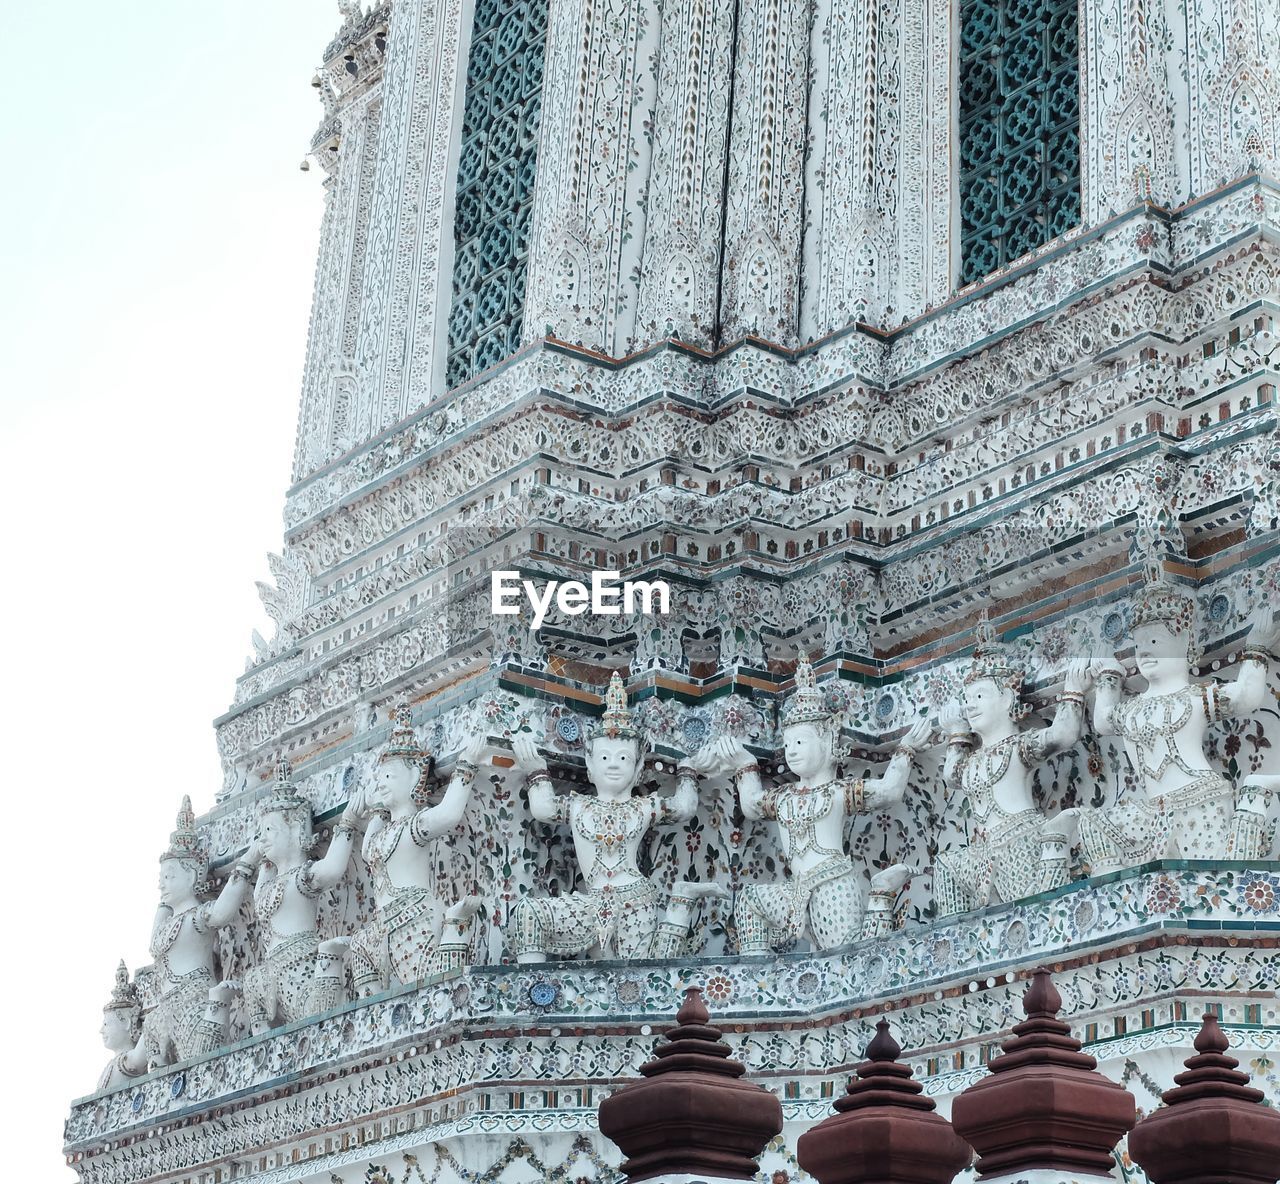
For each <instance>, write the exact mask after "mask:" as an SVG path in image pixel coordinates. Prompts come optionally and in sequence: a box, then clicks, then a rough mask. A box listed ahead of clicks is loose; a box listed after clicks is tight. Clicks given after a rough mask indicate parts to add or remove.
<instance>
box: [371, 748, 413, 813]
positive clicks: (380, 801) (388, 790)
mask: <svg viewBox="0 0 1280 1184" xmlns="http://www.w3.org/2000/svg"><path fill="white" fill-rule="evenodd" d="M418 777H419V773H418V766H417V765H411V764H410V763H409V762H408V761H402V760H399V759H396V760H389V761H383V762H382V764H380V765H379V766H378V774H377V777H376V779H375V781H374V797H375V798H376V799H377V800H376V802H375V804H376V805H378V806H381V807H383V808H384V809H387V810H394V809H395V808H396V807H397V806H401V807H403V806H411V805H413V791H414V789H415V787H416V786H417V784H418Z"/></svg>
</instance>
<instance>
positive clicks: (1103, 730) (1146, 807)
mask: <svg viewBox="0 0 1280 1184" xmlns="http://www.w3.org/2000/svg"><path fill="white" fill-rule="evenodd" d="M1132 626H1133V643H1134V655H1135V657H1136V659H1137V663H1138V673H1139V674H1141V675H1142V677H1143V678H1144V679H1146V682H1147V686H1146V689H1145V690H1143V691H1140V692H1138V693H1136V694H1126V693H1125V692H1124V690H1123V689H1122V682H1123V679H1124V675H1125V672H1124V669H1123V668H1122V667H1121V666H1119V665H1118V664H1117V663H1115V662H1114V661H1107V662H1099V663H1095V664H1094V667H1093V675H1094V679H1095V681H1096V683H1097V698H1096V700H1095V703H1094V712H1093V720H1094V727H1095V729H1096V730H1097V732H1098V734H1099V735H1103V736H1107V735H1116V736H1120V737H1121V738H1122V739H1123V740H1124V746H1125V752H1126V753H1127V754H1128V757H1129V763H1130V764H1131V765H1132V767H1133V771H1134V774H1135V776H1136V779H1137V781H1138V784H1139V789H1140V793H1139V795H1138V796H1137V797H1134V798H1130V799H1129V800H1127V801H1122V802H1120V803H1119V804H1118V805H1115V806H1111V807H1109V808H1107V809H1105V810H1094V809H1080V810H1075V811H1063V815H1062V817H1065V816H1066V815H1068V814H1074V815H1075V816H1076V818H1077V821H1078V824H1079V836H1080V844H1081V847H1082V849H1083V853H1084V857H1085V859H1086V861H1087V862H1088V864H1089V870H1090V872H1091V874H1093V875H1100V874H1102V873H1104V872H1108V871H1114V870H1115V869H1117V868H1122V867H1133V866H1135V865H1137V864H1140V863H1145V862H1147V861H1149V860H1152V859H1164V858H1179V857H1180V858H1183V859H1222V858H1224V857H1230V858H1238V859H1252V858H1256V857H1257V856H1258V855H1259V854H1260V853H1261V852H1260V847H1261V845H1262V840H1263V835H1264V832H1265V821H1266V818H1265V805H1263V804H1260V802H1259V798H1265V793H1264V792H1263V790H1264V788H1265V786H1263V785H1262V784H1261V783H1258V782H1257V780H1256V779H1252V780H1253V785H1254V788H1253V789H1248V788H1246V790H1245V792H1243V793H1242V795H1241V798H1240V801H1239V809H1236V801H1235V795H1234V794H1233V791H1232V788H1231V785H1230V783H1229V782H1228V781H1227V779H1226V778H1225V777H1223V776H1222V774H1221V773H1220V772H1218V771H1217V770H1216V769H1212V768H1210V767H1209V763H1208V761H1207V760H1206V759H1205V755H1204V742H1205V735H1206V733H1207V732H1208V729H1209V727H1210V725H1212V724H1214V723H1216V722H1217V721H1218V720H1221V719H1226V718H1228V717H1235V716H1246V715H1250V714H1252V713H1253V712H1255V711H1256V710H1257V709H1258V708H1259V707H1260V706H1261V705H1262V702H1263V699H1264V697H1265V695H1266V692H1267V661H1268V652H1267V651H1269V650H1274V649H1275V647H1276V645H1277V642H1280V629H1277V627H1276V624H1275V622H1274V621H1272V619H1271V612H1270V610H1269V609H1263V610H1262V611H1261V612H1259V613H1256V614H1255V615H1254V618H1253V622H1252V626H1251V629H1250V632H1249V641H1248V645H1247V648H1246V649H1245V652H1244V660H1243V661H1242V662H1241V665H1240V673H1239V675H1238V676H1237V678H1236V679H1235V681H1234V682H1232V683H1219V682H1207V683H1193V682H1192V681H1191V675H1190V669H1189V667H1190V666H1191V665H1192V664H1193V663H1194V662H1195V660H1196V657H1197V653H1196V629H1195V601H1194V600H1193V599H1192V598H1191V597H1190V596H1189V595H1187V594H1186V593H1184V592H1181V591H1180V590H1178V589H1177V588H1175V587H1174V586H1173V585H1172V584H1170V583H1169V582H1168V581H1167V580H1166V579H1165V578H1164V576H1163V573H1162V572H1160V571H1158V570H1156V571H1152V572H1151V573H1149V574H1148V577H1147V581H1146V584H1145V586H1144V587H1143V589H1142V591H1141V592H1140V593H1139V595H1138V596H1137V598H1136V600H1135V603H1134V609H1133V621H1132ZM1247 785H1248V783H1247Z"/></svg>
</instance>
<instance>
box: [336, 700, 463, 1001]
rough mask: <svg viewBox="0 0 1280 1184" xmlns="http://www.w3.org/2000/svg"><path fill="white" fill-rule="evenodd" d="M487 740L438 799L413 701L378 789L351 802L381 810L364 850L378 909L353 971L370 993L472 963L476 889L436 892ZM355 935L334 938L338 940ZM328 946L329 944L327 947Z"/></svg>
mask: <svg viewBox="0 0 1280 1184" xmlns="http://www.w3.org/2000/svg"><path fill="white" fill-rule="evenodd" d="M486 743H487V741H486V739H485V737H483V736H477V737H476V738H475V739H473V740H472V741H471V742H470V743H469V744H467V746H466V747H465V748H464V749H463V751H462V753H461V755H460V756H459V757H458V760H457V763H456V764H455V765H454V769H453V775H452V777H451V778H450V779H449V785H448V787H447V788H446V789H445V792H444V796H443V797H442V798H441V800H440V802H439V804H438V805H435V806H432V805H429V804H428V801H427V792H428V786H429V778H430V774H431V765H432V757H431V754H430V753H428V752H427V751H426V750H425V749H423V748H421V747H420V746H419V744H418V740H417V737H416V735H415V734H414V730H413V721H412V716H411V713H410V710H409V706H408V704H404V703H402V704H400V705H399V706H397V707H396V708H395V710H394V711H393V712H392V732H391V742H390V743H389V744H388V745H387V747H386V748H385V749H384V750H383V751H382V752H381V753H380V754H379V756H378V773H377V780H376V782H375V784H374V787H373V789H372V790H371V791H370V792H369V793H367V794H364V795H358V796H357V798H355V799H353V803H352V805H351V806H349V811H350V815H349V821H351V822H353V823H354V821H355V819H356V818H359V817H362V816H365V815H371V819H370V822H369V824H368V828H367V829H366V831H365V836H364V842H363V844H362V845H361V854H362V856H363V858H364V861H365V863H366V864H367V865H368V868H369V878H370V880H371V881H372V884H373V896H374V905H375V907H376V910H377V911H376V914H375V916H374V918H373V920H372V921H370V923H369V924H368V925H366V926H365V927H364V928H362V929H360V930H359V931H358V932H356V933H355V934H353V935H352V937H351V939H350V946H349V951H348V953H349V958H350V963H351V976H352V980H353V982H354V984H355V987H356V990H357V991H358V992H359V994H360V995H361V996H368V995H373V994H376V993H377V992H379V991H383V990H386V989H388V988H389V987H393V986H397V985H408V984H410V983H414V982H417V981H418V980H419V979H423V978H427V977H429V976H431V975H434V974H442V973H444V972H445V971H447V970H453V969H457V968H458V967H460V966H463V965H465V963H466V958H467V952H468V949H469V947H470V934H471V923H472V922H471V919H472V917H473V916H474V915H475V913H476V910H477V909H478V908H479V907H480V901H479V899H478V898H476V897H474V896H467V897H464V898H463V899H462V900H460V901H457V902H455V903H453V904H447V903H446V902H445V901H442V900H440V899H438V898H437V896H436V893H435V864H436V860H437V854H436V851H435V846H436V841H437V840H439V839H441V838H443V837H444V836H445V835H447V834H448V833H449V832H450V831H452V830H453V829H454V828H455V827H457V826H459V825H460V824H461V822H462V818H463V815H464V814H465V813H466V809H467V804H468V803H469V802H470V800H471V795H472V789H473V787H474V785H475V778H476V772H477V769H478V768H479V765H480V761H481V758H482V756H483V753H484V749H485V745H486ZM343 944H346V942H345V939H336V940H335V941H333V942H326V943H324V949H327V950H335V949H337V948H339V947H340V946H341V945H343ZM322 952H323V951H322Z"/></svg>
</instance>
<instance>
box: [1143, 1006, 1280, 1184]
mask: <svg viewBox="0 0 1280 1184" xmlns="http://www.w3.org/2000/svg"><path fill="white" fill-rule="evenodd" d="M1229 1047H1230V1044H1229V1043H1228V1041H1227V1037H1226V1034H1225V1033H1224V1032H1223V1031H1222V1029H1221V1028H1220V1027H1219V1026H1218V1017H1217V1016H1215V1015H1214V1014H1213V1013H1212V1012H1209V1013H1207V1014H1206V1015H1205V1017H1204V1021H1203V1023H1202V1024H1201V1027H1200V1032H1199V1033H1198V1035H1197V1036H1196V1041H1195V1048H1196V1051H1195V1055H1194V1056H1191V1057H1188V1058H1187V1060H1186V1062H1185V1064H1186V1071H1185V1072H1183V1073H1179V1074H1178V1075H1177V1076H1176V1077H1175V1078H1174V1079H1173V1080H1174V1082H1175V1087H1174V1088H1173V1089H1171V1090H1168V1091H1166V1093H1165V1094H1164V1097H1163V1101H1164V1105H1163V1106H1162V1107H1161V1108H1160V1109H1158V1110H1155V1111H1153V1112H1152V1113H1151V1114H1149V1115H1147V1117H1146V1118H1144V1119H1143V1120H1142V1121H1141V1122H1140V1123H1138V1125H1137V1127H1136V1128H1135V1129H1134V1131H1133V1133H1132V1134H1131V1135H1130V1136H1129V1155H1130V1156H1131V1157H1132V1159H1133V1160H1134V1162H1135V1163H1137V1164H1138V1165H1139V1166H1140V1167H1141V1168H1142V1170H1143V1171H1145V1172H1146V1173H1147V1175H1148V1176H1149V1177H1150V1179H1151V1180H1152V1184H1220V1182H1221V1181H1223V1180H1230V1181H1231V1184H1276V1180H1277V1178H1280V1113H1277V1112H1276V1111H1275V1110H1273V1109H1271V1108H1270V1107H1268V1106H1265V1105H1263V1097H1264V1095H1263V1092H1262V1091H1261V1090H1260V1089H1254V1088H1253V1087H1252V1086H1251V1085H1250V1084H1249V1076H1248V1074H1247V1073H1241V1072H1240V1070H1239V1064H1240V1062H1239V1061H1238V1060H1236V1058H1235V1057H1233V1056H1229V1055H1228V1054H1227V1049H1228V1048H1229Z"/></svg>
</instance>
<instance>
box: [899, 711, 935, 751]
mask: <svg viewBox="0 0 1280 1184" xmlns="http://www.w3.org/2000/svg"><path fill="white" fill-rule="evenodd" d="M932 735H933V722H932V721H931V720H927V719H918V720H916V722H915V723H914V724H912V725H911V730H910V731H909V732H908V733H907V734H906V735H905V736H903V737H902V739H901V740H899V741H898V747H899V748H905V749H906V750H907V751H908V752H912V753H914V752H919V751H920V749H922V748H928V747H929V738H930V737H931V736H932Z"/></svg>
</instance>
